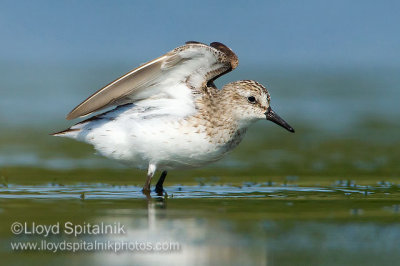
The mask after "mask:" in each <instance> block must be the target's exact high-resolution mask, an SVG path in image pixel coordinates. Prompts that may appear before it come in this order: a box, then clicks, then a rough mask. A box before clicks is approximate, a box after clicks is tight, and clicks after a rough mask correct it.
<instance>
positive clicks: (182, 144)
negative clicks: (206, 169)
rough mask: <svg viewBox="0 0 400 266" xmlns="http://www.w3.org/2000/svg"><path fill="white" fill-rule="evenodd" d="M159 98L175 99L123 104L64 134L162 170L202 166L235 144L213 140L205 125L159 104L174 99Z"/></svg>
mask: <svg viewBox="0 0 400 266" xmlns="http://www.w3.org/2000/svg"><path fill="white" fill-rule="evenodd" d="M159 101H172V99H171V100H166V99H162V100H158V102H157V100H152V101H146V102H141V103H140V102H139V103H138V104H136V105H129V106H126V107H120V108H119V109H116V110H114V111H111V112H109V113H107V114H106V115H105V116H104V118H103V119H99V120H93V121H89V122H87V123H84V124H78V125H76V126H74V127H72V129H80V130H79V131H71V132H69V133H67V134H65V135H64V136H65V137H71V138H74V139H77V140H81V141H84V142H87V143H90V144H92V145H93V146H94V147H95V149H96V150H97V151H98V153H100V154H101V155H103V156H106V157H108V158H112V159H115V160H118V161H121V162H123V163H125V164H127V165H129V166H132V167H136V168H139V169H147V168H148V166H149V165H150V164H152V165H154V166H156V168H158V169H160V170H161V169H162V170H169V169H179V168H192V167H199V166H202V165H204V164H207V163H210V162H213V161H216V160H218V159H220V158H221V157H222V156H223V155H224V154H225V153H227V152H228V151H229V150H230V149H231V148H233V147H230V148H229V150H228V149H227V147H226V146H224V145H215V144H212V143H210V141H209V136H208V135H207V134H206V133H205V130H203V128H202V127H201V126H199V127H193V124H189V123H188V122H187V121H186V120H185V119H183V117H182V116H180V115H178V112H175V111H174V110H171V109H169V110H164V109H163V108H161V107H159V106H168V107H170V108H172V107H173V106H174V104H173V103H170V102H169V103H160V102H159ZM155 106H158V107H155ZM175 106H177V105H175ZM166 113H167V114H166Z"/></svg>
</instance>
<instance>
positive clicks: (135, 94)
mask: <svg viewBox="0 0 400 266" xmlns="http://www.w3.org/2000/svg"><path fill="white" fill-rule="evenodd" d="M237 65H238V59H237V56H236V55H235V53H234V52H233V51H232V50H231V49H229V48H228V47H227V46H225V45H223V44H222V43H217V42H214V43H211V44H210V46H208V45H206V44H203V43H198V42H187V43H186V45H184V46H180V47H178V48H175V49H174V50H172V51H170V52H168V53H166V54H165V55H163V56H160V57H158V58H156V59H154V60H152V61H150V62H147V63H145V64H143V65H141V66H139V67H138V68H136V69H134V70H132V71H130V72H128V73H127V74H125V75H123V76H122V77H120V78H118V79H116V80H114V81H113V82H111V83H110V84H108V85H107V86H105V87H103V88H102V89H100V90H98V91H97V92H95V93H94V94H93V95H91V96H90V97H88V98H87V99H86V100H85V101H83V102H82V103H81V104H79V105H78V106H77V107H75V108H74V109H73V110H72V111H71V112H70V113H69V114H68V115H67V119H74V118H77V117H80V116H85V115H88V114H90V113H93V112H96V111H99V110H101V109H103V108H107V107H110V106H113V105H122V104H126V103H133V102H136V101H139V100H143V99H146V98H149V97H155V96H157V97H169V98H176V99H178V98H180V97H182V96H181V91H180V90H176V91H174V88H175V87H177V86H178V84H182V83H184V84H185V86H186V87H187V90H188V91H189V90H197V91H199V90H202V89H204V86H207V84H208V83H209V82H211V83H212V82H213V81H214V80H215V79H216V78H218V77H219V76H221V75H223V74H225V73H227V72H229V71H231V70H233V69H234V68H236V66H237ZM187 99H188V98H187V97H186V98H185V100H186V101H187Z"/></svg>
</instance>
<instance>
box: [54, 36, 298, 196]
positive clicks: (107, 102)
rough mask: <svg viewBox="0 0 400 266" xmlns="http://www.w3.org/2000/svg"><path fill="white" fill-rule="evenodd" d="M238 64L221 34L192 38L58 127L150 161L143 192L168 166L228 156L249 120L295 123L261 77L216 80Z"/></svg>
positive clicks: (143, 164) (112, 153) (136, 161)
mask: <svg viewBox="0 0 400 266" xmlns="http://www.w3.org/2000/svg"><path fill="white" fill-rule="evenodd" d="M237 66H238V58H237V56H236V54H235V53H234V52H233V51H232V50H231V49H230V48H228V47H227V46H225V45H224V44H222V43H219V42H213V43H211V44H210V45H207V44H204V43H200V42H186V44H185V45H183V46H180V47H177V48H175V49H173V50H172V51H170V52H168V53H166V54H164V55H162V56H160V57H158V58H156V59H154V60H152V61H150V62H148V63H145V64H143V65H141V66H139V67H138V68H136V69H134V70H132V71H130V72H128V73H127V74H125V75H123V76H122V77H120V78H118V79H116V80H115V81H113V82H111V83H110V84H108V85H107V86H105V87H103V88H102V89H100V90H98V91H97V92H95V93H94V94H93V95H91V96H90V97H89V98H87V99H86V100H85V101H83V102H82V103H81V104H79V105H78V106H77V107H75V108H74V109H73V110H72V111H71V112H70V113H69V114H68V115H67V117H66V118H67V119H68V120H70V119H74V118H78V117H81V116H86V115H89V114H92V113H93V112H97V111H100V110H102V109H105V108H110V107H114V106H116V107H115V108H114V109H111V110H108V111H106V112H103V113H101V114H98V115H95V116H92V117H90V118H89V119H86V120H84V121H82V122H79V123H77V124H75V125H73V126H72V127H70V128H68V129H66V130H63V131H60V132H57V133H54V134H53V135H55V136H62V137H68V138H73V139H77V140H80V141H84V142H87V143H90V144H92V145H93V146H94V148H95V149H96V150H97V152H98V153H99V154H101V155H103V156H105V157H108V158H112V159H115V160H118V161H121V162H123V163H125V164H128V165H129V166H132V167H136V168H139V169H147V179H146V181H145V184H144V186H143V192H144V193H146V194H149V193H150V183H151V179H152V177H153V175H154V173H155V172H156V170H162V174H161V177H160V179H159V180H158V182H157V185H156V192H157V193H158V194H162V193H163V183H164V180H165V177H166V175H167V171H168V170H172V169H185V168H193V167H200V166H203V165H205V164H208V163H211V162H214V161H217V160H219V159H221V158H222V157H223V156H224V155H225V154H227V153H228V152H229V151H231V150H232V149H234V148H235V147H236V146H237V145H238V144H239V143H240V142H241V140H242V139H243V137H244V135H245V133H246V130H247V129H248V127H249V126H250V125H251V124H253V123H254V122H256V121H258V120H262V119H263V120H265V119H267V120H270V121H272V122H274V123H276V124H278V125H280V126H282V127H284V128H285V129H287V130H288V131H290V132H294V129H293V128H292V127H291V126H290V125H289V124H288V123H286V122H285V121H284V120H283V119H282V118H281V117H279V116H278V115H277V114H276V113H275V112H274V111H273V110H272V109H271V106H270V100H271V97H270V94H269V92H268V90H267V89H266V88H265V87H264V86H263V85H261V84H260V83H258V82H256V81H252V80H240V81H235V82H232V83H228V84H226V85H225V86H224V87H223V88H222V89H218V88H217V87H216V86H215V84H214V80H215V79H217V78H218V77H220V76H222V75H224V74H226V73H228V72H230V71H232V70H233V69H235V68H236V67H237Z"/></svg>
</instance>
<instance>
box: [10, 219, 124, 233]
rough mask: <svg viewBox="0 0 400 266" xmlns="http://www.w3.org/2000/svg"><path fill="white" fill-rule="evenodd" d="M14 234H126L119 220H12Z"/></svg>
mask: <svg viewBox="0 0 400 266" xmlns="http://www.w3.org/2000/svg"><path fill="white" fill-rule="evenodd" d="M11 232H12V233H13V234H14V235H37V236H44V237H47V236H49V235H59V234H65V235H71V236H75V237H76V236H80V235H122V234H126V230H125V225H123V224H121V223H120V222H114V223H104V222H100V223H87V222H84V223H81V224H75V223H72V222H70V221H67V222H64V223H60V222H57V223H54V224H39V223H35V222H14V223H13V224H12V225H11Z"/></svg>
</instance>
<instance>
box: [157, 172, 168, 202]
mask: <svg viewBox="0 0 400 266" xmlns="http://www.w3.org/2000/svg"><path fill="white" fill-rule="evenodd" d="M167 173H168V172H167V171H163V172H162V173H161V176H160V178H159V179H158V182H157V185H156V193H157V194H158V195H159V196H162V193H163V191H164V188H163V184H164V180H165V177H166V176H167Z"/></svg>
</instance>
